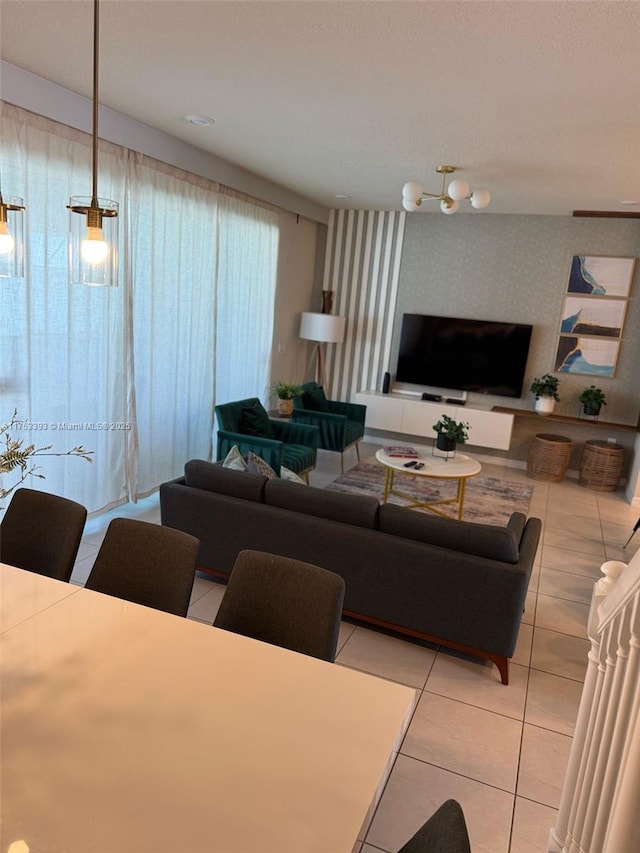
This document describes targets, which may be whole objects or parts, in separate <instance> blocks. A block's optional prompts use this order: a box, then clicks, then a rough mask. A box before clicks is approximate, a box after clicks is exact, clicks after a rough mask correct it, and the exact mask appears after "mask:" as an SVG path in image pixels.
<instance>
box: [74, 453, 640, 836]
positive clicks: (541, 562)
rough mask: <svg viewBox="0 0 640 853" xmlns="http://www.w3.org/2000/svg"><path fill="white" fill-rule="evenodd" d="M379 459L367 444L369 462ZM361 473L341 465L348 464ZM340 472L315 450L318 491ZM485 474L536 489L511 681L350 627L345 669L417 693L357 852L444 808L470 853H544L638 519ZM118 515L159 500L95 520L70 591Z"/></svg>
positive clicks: (213, 588) (514, 477) (199, 586)
mask: <svg viewBox="0 0 640 853" xmlns="http://www.w3.org/2000/svg"><path fill="white" fill-rule="evenodd" d="M375 450H376V447H375V445H372V444H367V445H363V446H362V449H361V455H362V458H365V457H366V456H368V455H370V454H371V453H373V452H375ZM350 453H353V451H350ZM354 461H355V459H353V460H351V458H350V457H349V456H348V455H347V461H346V464H347V466H348V465H350V464H353V462H354ZM339 474H340V461H339V457H338V456H337V454H329V453H324V452H322V451H321V452H320V454H319V459H318V467H317V469H316V470H315V471H314V472H313V474H312V475H311V483H312V485H315V486H320V487H322V486H325V485H326V484H327V483H329V482H331V481H332V480H333V479H335V478H336V477H337V476H339ZM483 474H486V475H487V476H496V477H502V478H503V479H506V480H511V481H521V482H526V483H528V484H529V485H531V486H532V487H533V489H534V491H533V497H532V501H531V507H530V515H536V516H538V517H539V518H541V519H542V521H543V525H544V526H543V537H542V541H541V545H540V548H539V550H538V555H537V558H536V567H535V569H534V572H533V574H532V578H531V584H530V588H529V594H528V597H527V605H526V611H525V614H524V617H523V623H522V626H521V630H520V636H519V642H518V647H517V650H516V654H515V656H514V658H513V661H512V664H511V678H510V681H511V683H510V684H509V686H508V687H505V686H503V685H502V684H501V683H500V681H499V678H498V674H497V670H496V668H495V667H494V666H493V665H491V664H485V663H482V662H479V661H477V660H472V659H468V658H465V657H462V656H458V655H455V654H452V653H447V652H444V651H439V650H438V649H435V648H427V647H424V646H422V645H417V644H413V643H411V642H408V641H406V640H402V639H399V638H397V637H393V636H388V635H386V634H382V633H378V632H376V631H372V630H369V629H367V628H363V627H359V626H358V627H356V626H354V625H352V624H348V623H343V625H342V628H341V631H340V640H339V654H338V657H337V663H338V664H340V665H342V666H348V667H351V668H354V669H358V670H362V671H365V672H368V673H372V674H374V675H377V676H380V677H382V678H386V679H390V680H393V681H398V682H401V683H402V684H407V685H409V686H411V687H413V688H415V689H416V691H417V693H418V702H417V705H416V709H415V712H414V715H413V718H412V721H411V724H410V726H409V729H408V731H407V734H406V736H405V738H404V741H403V743H402V746H401V749H400V753H399V755H398V757H397V760H396V762H395V765H394V768H393V770H392V772H391V776H390V778H389V781H388V783H387V786H386V788H385V791H384V794H383V796H382V799H381V801H380V804H379V806H378V809H377V811H376V813H375V815H374V818H373V821H372V823H371V825H370V827H369V829H368V832H367V833H366V837H365V839H363V841H364V843H363V845H362V848H361V853H376V851H377V853H380V851H384V853H395V852H396V851H397V850H398V849H399V848H400V847H401V846H402V844H404V842H405V841H406V840H407V839H408V838H409V837H410V836H411V835H412V834H413V832H415V830H416V829H418V827H419V826H421V825H422V823H423V822H424V821H425V820H426V819H427V818H428V817H429V816H430V815H431V814H432V813H433V812H434V811H435V810H436V808H437V807H438V806H439V805H440V803H441V802H442V801H443V800H446V799H447V798H449V797H453V798H455V799H457V800H459V801H460V803H461V804H462V807H463V809H464V812H465V817H466V820H467V824H468V828H469V834H470V838H471V846H472V850H473V853H544V851H546V850H547V846H546V845H547V841H548V835H549V830H550V828H551V827H552V826H553V825H554V822H555V815H556V809H557V807H558V802H559V797H560V792H561V789H562V781H563V777H564V772H565V768H566V763H567V759H568V755H569V749H570V746H571V737H572V734H573V727H574V724H575V718H576V714H577V709H578V703H579V701H580V695H581V690H582V680H583V678H584V673H585V669H586V661H587V652H588V648H589V645H588V641H587V639H586V637H587V634H586V619H587V613H588V607H589V602H590V599H591V591H592V588H593V583H594V582H595V581H596V580H597V579H598V578H599V577H600V571H599V569H600V565H601V564H602V562H603V561H604V560H607V559H609V560H610V559H619V560H623V561H624V562H628V561H629V560H630V559H631V557H632V555H633V553H635V551H636V550H637V549H638V548H639V547H640V532H639V533H638V534H637V535H636V536H635V537H634V539H633V540H632V541H631V543H630V545H629V547H628V548H627V549H626V551H624V550H623V549H622V547H621V546H622V544H623V543H624V541H625V540H626V538H627V537H628V535H629V533H630V532H631V529H632V527H633V525H634V524H635V522H636V521H637V519H638V515H639V512H638V509H637V507H630V506H629V505H628V503H627V502H626V500H625V497H624V494H623V492H622V490H620V491H617V492H607V493H601V492H593V491H590V490H587V489H584V488H582V487H581V486H580V485H579V484H578V482H577V481H576V480H575V479H571V478H569V477H568V478H566V479H565V480H564V481H563V482H562V483H557V484H556V483H542V482H537V481H534V480H530V479H528V478H527V476H526V473H525V472H524V471H523V470H521V469H516V468H510V467H503V466H500V465H495V464H483ZM122 515H127V516H129V517H134V518H140V519H143V520H147V521H152V522H159V520H160V510H159V506H158V497H157V495H154V496H152V497H150V498H147V499H145V500H142V501H140V502H138V503H137V504H135V505H134V504H128V505H126V506H122V507H118V508H117V509H114V510H112V511H110V512H108V513H104V514H103V515H100V516H97V517H95V518H92V519H90V520H89V521H88V522H87V526H86V529H85V536H84V538H83V541H82V544H81V546H80V552H79V554H78V560H77V563H76V568H75V570H74V574H73V577H72V581H73V582H74V583H79V584H83V583H84V582H85V581H86V578H87V576H88V574H89V572H90V570H91V566H92V564H93V560H94V558H95V555H96V553H97V550H98V547H99V545H100V542H101V541H102V537H103V536H104V531H105V530H106V527H107V524H108V522H109V521H110V520H111V518H114V517H116V516H122ZM223 592H224V587H223V586H221V585H220V584H216V583H213V582H211V581H209V580H207V579H205V578H204V577H197V578H196V581H195V584H194V588H193V594H192V598H191V606H190V609H189V618H191V619H197V620H200V621H203V622H207V623H211V622H212V621H213V619H214V617H215V614H216V612H217V609H218V606H219V604H220V600H221V597H222V594H223ZM363 713H366V709H363ZM336 784H340V780H336ZM283 853H288V851H283ZM292 853H293V851H292ZM327 853H332V851H327Z"/></svg>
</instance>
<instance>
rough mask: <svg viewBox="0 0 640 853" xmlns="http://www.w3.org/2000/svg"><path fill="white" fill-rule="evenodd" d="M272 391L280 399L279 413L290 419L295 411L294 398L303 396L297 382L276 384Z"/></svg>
mask: <svg viewBox="0 0 640 853" xmlns="http://www.w3.org/2000/svg"><path fill="white" fill-rule="evenodd" d="M271 391H272V393H273V394H275V396H276V397H277V398H278V413H279V414H281V415H284V416H285V417H288V416H289V415H290V414H291V412H292V411H293V398H294V397H297V396H298V395H299V394H302V388H301V386H300V385H299V384H298V383H297V382H274V384H273V385H272V386H271Z"/></svg>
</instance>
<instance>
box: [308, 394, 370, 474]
mask: <svg viewBox="0 0 640 853" xmlns="http://www.w3.org/2000/svg"><path fill="white" fill-rule="evenodd" d="M301 387H302V394H299V395H298V396H297V397H294V398H293V414H292V417H293V421H294V423H297V424H308V425H309V426H316V427H318V430H319V439H318V442H319V443H318V447H320V448H321V449H322V450H332V451H334V452H335V453H339V454H340V470H341V471H342V473H343V474H344V452H345V450H346V449H347V448H348V447H352V446H355V449H356V457H357V459H358V462H359V461H360V439H361V438H362V437H363V435H364V420H365V417H366V414H367V407H366V406H362V405H360V403H344V402H342V401H340V400H327V398H326V397H325V393H324V389H323V387H322V385H318V383H317V382H305V383H304V385H302V386H301Z"/></svg>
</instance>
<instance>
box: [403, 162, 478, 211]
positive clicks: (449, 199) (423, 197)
mask: <svg viewBox="0 0 640 853" xmlns="http://www.w3.org/2000/svg"><path fill="white" fill-rule="evenodd" d="M455 170H456V167H455V166H436V172H437V173H438V174H439V175H442V189H441V191H440V192H439V193H438V194H436V193H427V192H425V191H424V190H423V189H422V186H421V185H420V184H419V183H418V182H417V181H407V183H406V184H405V185H404V186H403V187H402V206H403V207H404V209H405V210H408V211H409V212H413V211H414V210H420V208H421V207H422V203H423V202H425V201H439V202H440V210H441V211H442V212H443V213H447V214H451V213H455V212H456V211H457V210H458V208H459V207H460V202H461V201H465V200H467V201H470V202H471V207H473V208H475V209H476V210H482V209H483V208H484V207H487V206H488V204H489V202H490V201H491V193H490V192H489V190H481V189H478V190H471V188H470V186H469V184H468V183H467V182H466V181H461V180H459V179H456V180H454V181H451V182H450V183H449V186H447V175H452V174H453V173H454V172H455Z"/></svg>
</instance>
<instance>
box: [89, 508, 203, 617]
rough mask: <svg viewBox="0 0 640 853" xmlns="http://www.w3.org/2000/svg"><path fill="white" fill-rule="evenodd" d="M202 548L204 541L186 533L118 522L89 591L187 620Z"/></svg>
mask: <svg viewBox="0 0 640 853" xmlns="http://www.w3.org/2000/svg"><path fill="white" fill-rule="evenodd" d="M199 548H200V540H199V539H196V538H195V536H191V535H190V534H188V533H183V531H182V530H174V529H173V528H172V527H162V525H160V524H151V523H150V522H147V521H138V520H137V519H132V518H114V519H113V521H111V523H110V524H109V527H108V528H107V532H106V535H105V537H104V540H103V542H102V545H101V546H100V550H99V551H98V555H97V557H96V561H95V563H94V565H93V568H92V570H91V573H90V575H89V577H88V579H87V583H86V584H85V586H86V588H87V589H93V590H96V591H97V592H104V593H106V594H107V595H113V596H116V597H117V598H123V599H125V600H126V601H131V602H133V603H134V604H143V605H145V606H146V607H154V608H155V609H156V610H164V611H166V612H167V613H174V614H175V615H176V616H186V615H187V610H188V609H189V600H190V598H191V590H192V588H193V581H194V578H195V573H196V560H197V557H198V550H199Z"/></svg>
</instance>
